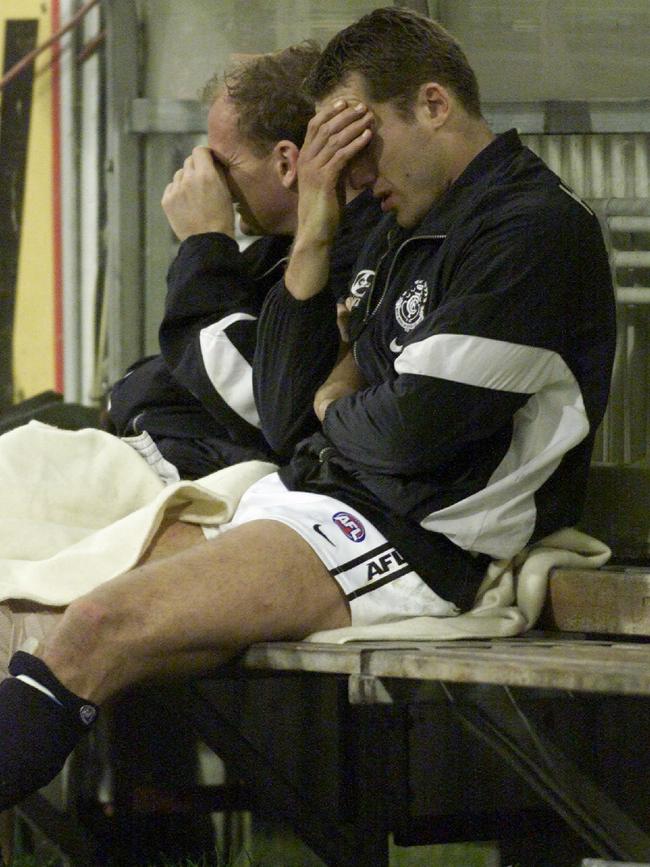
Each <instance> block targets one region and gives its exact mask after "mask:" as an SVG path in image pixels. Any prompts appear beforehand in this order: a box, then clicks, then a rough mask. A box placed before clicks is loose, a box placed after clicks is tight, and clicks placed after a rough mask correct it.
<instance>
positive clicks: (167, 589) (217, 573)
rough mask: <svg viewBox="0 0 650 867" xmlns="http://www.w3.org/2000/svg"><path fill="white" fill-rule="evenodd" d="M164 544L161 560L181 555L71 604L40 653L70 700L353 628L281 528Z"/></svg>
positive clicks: (192, 535)
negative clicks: (250, 649)
mask: <svg viewBox="0 0 650 867" xmlns="http://www.w3.org/2000/svg"><path fill="white" fill-rule="evenodd" d="M163 537H164V541H163V540H162V539H161V540H160V545H161V548H160V549H159V550H163V549H162V546H163V545H165V544H166V545H168V548H169V549H173V550H177V551H178V553H175V554H170V555H169V556H161V557H159V558H158V559H156V558H155V557H154V558H152V557H151V556H150V557H149V559H148V560H147V561H146V562H144V563H143V565H140V566H138V567H137V568H136V569H133V570H131V571H130V572H128V573H126V574H125V575H122V576H120V577H119V578H116V579H114V580H113V581H109V582H106V583H105V584H103V585H101V586H100V587H98V588H96V589H95V590H93V591H92V592H91V593H89V594H87V595H86V596H84V597H82V598H81V599H79V600H77V601H76V602H73V603H71V605H70V606H69V608H68V609H67V611H66V613H65V615H64V617H63V619H62V620H61V623H60V624H59V626H58V627H57V629H56V630H55V631H54V632H53V633H52V634H51V635H50V637H49V638H48V639H47V641H46V643H45V645H44V647H43V648H42V651H39V652H38V654H37V655H40V656H41V657H42V659H43V660H44V662H45V663H46V664H47V665H48V666H49V667H50V669H51V670H52V671H53V672H54V674H55V675H56V676H57V677H58V678H59V680H60V681H61V683H63V684H64V685H65V686H67V687H68V689H70V690H71V691H72V692H74V693H76V694H77V695H81V696H84V698H86V699H89V700H91V701H93V702H96V703H102V702H103V701H105V700H106V699H107V698H109V697H110V696H112V695H114V694H115V693H117V692H119V691H120V690H122V689H124V688H125V687H127V686H129V685H130V684H132V683H136V682H138V681H141V680H143V679H146V678H151V677H159V676H165V675H170V674H174V675H180V674H185V675H190V674H194V673H198V672H200V671H205V670H208V669H210V668H214V667H216V666H217V665H218V664H219V663H221V662H223V661H224V660H225V659H227V658H228V657H229V656H231V655H232V654H234V653H236V652H237V651H239V650H241V649H243V648H244V647H246V646H247V645H249V644H251V643H253V642H255V641H261V640H277V639H300V638H303V637H304V636H306V635H308V634H309V633H310V632H314V631H315V630H318V629H329V628H335V627H338V626H346V625H348V624H349V622H350V616H349V610H348V606H347V603H346V601H345V599H344V597H343V595H342V593H341V592H340V590H339V587H338V585H337V584H336V583H335V582H334V580H333V579H332V578H331V576H330V575H329V573H328V572H327V570H326V569H325V567H324V566H323V564H322V563H321V561H320V560H319V558H318V557H317V556H316V554H315V553H314V552H313V550H312V549H311V547H310V546H309V545H308V544H307V543H306V542H305V541H304V540H303V539H302V538H301V537H300V536H299V535H298V534H297V533H295V532H294V531H293V530H291V529H289V528H288V527H286V526H285V525H284V524H281V523H279V522H276V521H254V522H251V523H249V524H244V525H242V526H240V527H235V528H233V529H232V530H229V531H228V532H227V533H224V535H223V536H221V537H220V538H218V539H215V540H212V541H205V540H202V534H201V531H200V530H199V529H198V528H195V527H190V526H181V525H172V527H170V528H167V529H166V530H165V531H164V533H163ZM172 538H173V541H170V540H172Z"/></svg>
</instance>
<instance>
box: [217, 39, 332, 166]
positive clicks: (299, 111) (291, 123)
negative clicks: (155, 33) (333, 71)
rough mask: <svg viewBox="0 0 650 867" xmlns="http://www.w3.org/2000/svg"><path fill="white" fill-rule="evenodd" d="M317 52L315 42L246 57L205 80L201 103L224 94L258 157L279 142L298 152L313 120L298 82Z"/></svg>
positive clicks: (308, 99) (311, 103)
mask: <svg viewBox="0 0 650 867" xmlns="http://www.w3.org/2000/svg"><path fill="white" fill-rule="evenodd" d="M320 53H321V49H320V46H319V45H318V44H317V43H316V42H314V41H313V40H306V41H305V42H301V43H299V44H298V45H292V46H290V47H289V48H285V49H283V50H282V51H276V52H273V53H272V54H260V55H258V56H255V57H252V58H247V59H245V60H243V61H241V62H240V63H238V64H237V65H236V66H234V67H232V68H231V69H228V70H227V71H226V72H225V73H224V74H223V77H222V76H221V75H215V76H214V77H213V78H211V79H210V81H208V83H207V84H206V86H205V88H204V91H203V99H204V101H205V102H207V103H208V104H212V103H213V102H214V100H215V99H216V97H217V96H218V94H219V93H221V92H222V91H223V90H224V89H225V92H226V93H227V94H228V97H229V99H230V100H231V101H232V103H233V104H234V106H235V108H236V110H237V115H238V122H239V129H240V131H241V132H242V134H243V135H244V137H245V138H246V139H247V141H248V142H249V144H250V145H251V146H252V147H253V148H254V149H255V150H256V151H257V152H258V153H259V154H260V155H261V156H264V155H266V154H267V153H268V152H269V151H270V150H271V149H272V148H273V147H274V145H275V144H276V143H277V142H279V141H281V140H282V139H288V140H289V141H291V142H293V143H294V144H295V145H297V146H298V147H301V146H302V143H303V141H304V139H305V135H306V134H307V124H308V123H309V121H310V120H311V118H312V117H313V115H314V100H313V99H312V98H311V96H309V95H308V94H307V93H306V91H305V90H304V82H305V79H306V77H307V76H308V75H309V73H310V72H311V70H312V69H313V67H314V65H315V63H316V61H317V60H318V59H319V57H320Z"/></svg>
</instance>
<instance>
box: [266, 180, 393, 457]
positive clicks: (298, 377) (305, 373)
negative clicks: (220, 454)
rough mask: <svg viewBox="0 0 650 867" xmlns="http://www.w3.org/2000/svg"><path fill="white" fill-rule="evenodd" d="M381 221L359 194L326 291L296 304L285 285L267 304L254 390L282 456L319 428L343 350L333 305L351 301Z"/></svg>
mask: <svg viewBox="0 0 650 867" xmlns="http://www.w3.org/2000/svg"><path fill="white" fill-rule="evenodd" d="M382 216H383V215H382V212H381V208H380V207H379V203H378V202H377V201H376V200H375V199H373V198H372V196H371V195H370V193H369V192H364V193H361V194H360V195H359V196H357V197H356V198H355V199H354V200H353V201H352V202H350V204H348V205H347V206H346V208H345V211H344V215H343V219H342V221H341V225H340V226H339V229H338V231H337V234H336V237H335V239H334V244H333V246H332V254H331V261H330V272H329V281H328V285H327V287H326V288H325V289H323V291H322V292H320V293H319V294H318V295H316V296H315V297H314V298H311V299H309V301H298V300H296V299H295V298H293V296H292V295H291V294H290V293H289V292H288V291H287V290H286V287H285V286H284V283H283V282H281V283H279V284H278V285H277V286H275V287H274V289H273V291H272V292H270V293H269V296H268V297H267V299H266V302H265V304H264V307H263V309H262V314H261V318H260V327H259V333H258V345H257V351H256V354H255V361H254V366H253V385H254V390H255V400H256V403H257V408H258V411H259V414H260V419H261V424H262V431H263V433H264V436H265V438H266V440H267V441H268V442H269V444H270V445H271V447H272V448H273V450H274V451H275V452H277V453H278V454H279V455H281V456H283V457H289V456H290V455H291V454H292V452H293V449H294V447H295V445H296V444H297V443H298V442H299V441H300V440H301V439H303V438H304V437H306V436H309V434H311V433H313V432H314V431H316V430H319V429H320V422H319V421H318V419H317V417H316V415H315V413H314V409H313V402H314V395H315V394H316V390H317V389H318V387H319V386H320V385H321V384H322V383H323V382H324V381H325V380H326V379H327V377H328V376H329V374H330V372H331V370H332V368H333V367H334V365H335V363H336V358H337V354H338V350H339V345H340V338H339V331H338V327H337V324H336V303H335V302H336V301H343V300H344V299H345V298H346V297H347V294H348V291H349V287H350V281H351V277H352V274H353V267H354V265H355V263H356V261H357V259H358V257H359V253H360V251H361V248H362V246H363V244H364V242H365V240H366V238H367V237H368V235H369V233H370V232H371V230H372V229H374V228H375V226H376V225H377V224H378V223H379V222H380V220H381V219H382Z"/></svg>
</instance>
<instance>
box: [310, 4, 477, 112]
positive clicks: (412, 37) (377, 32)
mask: <svg viewBox="0 0 650 867" xmlns="http://www.w3.org/2000/svg"><path fill="white" fill-rule="evenodd" d="M353 73H358V74H359V75H361V76H362V77H363V79H364V80H365V84H366V89H367V92H368V97H369V98H370V99H371V100H373V101H374V102H392V103H393V104H394V105H395V107H396V108H397V109H398V110H399V111H400V112H401V113H402V114H403V115H405V116H408V117H410V116H412V113H413V108H412V107H413V103H414V101H415V97H416V94H417V91H418V88H419V87H420V85H421V84H424V83H425V82H427V81H435V82H437V83H438V84H441V85H443V86H444V87H447V88H449V89H450V90H451V91H453V93H454V94H455V95H456V97H457V98H458V100H459V102H460V104H461V105H462V106H463V108H464V109H465V111H466V112H467V113H468V114H470V115H472V116H475V117H480V116H481V102H480V97H479V89H478V82H477V80H476V75H475V74H474V71H473V69H472V68H471V66H470V65H469V62H468V60H467V57H466V56H465V54H464V52H463V50H462V48H461V47H460V45H459V44H458V42H457V41H456V39H455V38H454V37H453V36H452V35H451V34H450V33H448V32H447V31H446V30H445V29H444V27H442V26H441V25H440V24H438V23H437V22H436V21H432V20H431V19H430V18H427V17H426V16H424V15H421V14H419V13H418V12H414V11H412V10H410V9H403V8H398V7H395V6H392V7H390V6H387V7H384V8H382V9H375V10H374V11H373V12H370V13H369V14H368V15H364V16H363V18H360V19H359V21H357V22H356V23H355V24H352V25H350V26H349V27H346V28H345V29H344V30H341V32H340V33H337V35H336V36H335V37H334V38H333V39H332V40H331V41H330V42H329V43H328V44H327V45H326V46H325V48H324V49H323V53H322V54H321V57H320V60H319V61H318V63H317V64H316V65H315V66H314V67H313V69H312V71H311V73H310V75H309V77H308V79H307V81H306V85H305V86H306V89H307V90H308V92H309V93H310V94H311V96H312V97H313V98H314V100H315V101H318V100H321V99H323V98H325V97H326V96H327V95H328V94H329V93H331V92H332V91H333V90H334V88H335V87H337V86H339V85H340V84H343V83H344V82H345V80H346V79H347V78H348V77H349V76H350V75H351V74H353Z"/></svg>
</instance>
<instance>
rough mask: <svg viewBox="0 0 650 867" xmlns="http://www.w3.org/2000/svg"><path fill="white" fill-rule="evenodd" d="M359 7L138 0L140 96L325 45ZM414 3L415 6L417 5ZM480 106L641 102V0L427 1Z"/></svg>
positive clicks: (348, 1)
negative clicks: (458, 51) (463, 62)
mask: <svg viewBox="0 0 650 867" xmlns="http://www.w3.org/2000/svg"><path fill="white" fill-rule="evenodd" d="M381 5H384V4H383V3H381V2H379V3H377V2H374V3H373V2H368V0H274V2H273V0H246V2H242V0H183V2H180V0H142V13H143V20H144V26H145V32H146V40H147V59H146V95H147V96H149V97H151V98H153V99H156V98H167V99H194V98H196V96H197V92H198V91H199V89H200V87H201V85H202V84H203V82H204V80H205V79H206V78H208V77H209V76H210V75H211V74H212V72H213V71H215V70H216V69H218V68H220V67H222V66H223V65H224V64H225V63H226V62H227V61H228V58H229V56H230V54H232V53H233V52H235V53H238V52H241V53H249V52H259V51H270V50H273V49H274V48H280V47H283V46H285V45H288V44H290V43H292V42H297V41H300V40H301V39H305V38H315V39H318V40H319V41H321V42H325V41H326V40H327V39H328V38H329V37H330V36H331V35H332V34H333V33H335V32H336V31H337V30H339V29H340V28H341V27H343V26H345V25H346V24H348V23H350V22H351V21H353V20H355V19H356V18H357V17H358V16H359V15H361V14H363V13H364V12H366V11H369V10H370V9H373V8H376V7H377V6H381ZM422 5H424V4H422ZM428 8H429V9H430V10H431V12H432V14H434V15H436V16H437V17H438V18H439V20H440V21H442V22H443V23H444V24H445V25H446V26H447V27H448V28H449V29H450V30H451V31H452V32H453V33H455V35H456V36H458V38H459V39H460V40H461V42H462V43H463V45H464V47H465V49H466V51H467V53H468V55H469V57H470V60H471V61H472V63H473V65H474V66H475V68H476V71H477V73H478V75H479V80H480V82H481V85H482V91H483V97H484V99H486V100H491V101H500V100H546V99H553V100H562V99H604V98H614V99H621V98H647V96H648V94H650V52H649V51H648V45H650V0H429V2H428Z"/></svg>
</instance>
